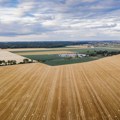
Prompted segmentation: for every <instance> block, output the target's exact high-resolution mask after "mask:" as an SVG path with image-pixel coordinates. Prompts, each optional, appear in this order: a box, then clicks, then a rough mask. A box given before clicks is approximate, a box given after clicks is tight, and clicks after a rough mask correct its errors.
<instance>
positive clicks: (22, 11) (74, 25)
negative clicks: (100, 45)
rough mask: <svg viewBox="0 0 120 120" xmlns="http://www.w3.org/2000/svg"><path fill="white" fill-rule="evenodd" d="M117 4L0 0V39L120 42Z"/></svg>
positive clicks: (81, 0)
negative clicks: (104, 40) (117, 40)
mask: <svg viewBox="0 0 120 120" xmlns="http://www.w3.org/2000/svg"><path fill="white" fill-rule="evenodd" d="M119 5H120V1H116V0H109V1H108V0H104V1H100V0H37V1H35V0H14V1H13V0H0V36H1V37H0V40H3V38H4V39H5V40H6V39H8V38H9V39H10V40H12V39H15V40H18V39H21V40H23V39H24V40H31V39H33V40H34V38H35V39H37V40H49V39H50V40H85V39H96V40H97V39H98V40H99V39H106V38H108V39H120V35H119V34H118V33H119V32H120V16H119V12H120V7H119ZM33 36H34V37H33ZM111 36H112V37H111Z"/></svg>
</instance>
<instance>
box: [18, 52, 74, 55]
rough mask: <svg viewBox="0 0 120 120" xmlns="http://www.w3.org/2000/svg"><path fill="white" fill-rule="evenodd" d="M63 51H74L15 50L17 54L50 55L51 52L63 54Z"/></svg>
mask: <svg viewBox="0 0 120 120" xmlns="http://www.w3.org/2000/svg"><path fill="white" fill-rule="evenodd" d="M63 53H74V52H71V51H44V52H37V51H31V52H30V51H28V52H17V54H19V55H23V56H25V55H51V54H63Z"/></svg>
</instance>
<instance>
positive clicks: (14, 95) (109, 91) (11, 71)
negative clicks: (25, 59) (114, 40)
mask: <svg viewBox="0 0 120 120" xmlns="http://www.w3.org/2000/svg"><path fill="white" fill-rule="evenodd" d="M0 120H120V55H117V56H113V57H108V58H104V59H101V60H97V61H93V62H88V63H81V64H74V65H63V66H56V67H50V66H47V65H43V64H39V63H34V64H26V65H25V64H24V65H15V66H6V67H0Z"/></svg>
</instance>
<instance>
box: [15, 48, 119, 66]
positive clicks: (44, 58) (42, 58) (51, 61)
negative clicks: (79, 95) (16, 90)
mask: <svg viewBox="0 0 120 120" xmlns="http://www.w3.org/2000/svg"><path fill="white" fill-rule="evenodd" d="M105 50H107V51H109V52H111V51H119V50H120V49H118V48H116V49H115V48H108V47H98V48H84V49H75V48H72V49H69V48H68V49H63V48H59V49H56V48H54V49H49V50H28V51H24V50H23V51H22V50H21V51H13V53H16V54H19V53H30V52H34V53H35V52H42V53H44V52H52V51H71V52H74V53H80V54H91V53H92V54H95V51H105ZM23 56H24V57H27V58H30V59H33V60H37V61H39V62H41V63H44V64H48V65H51V66H56V65H65V64H73V63H82V62H88V61H93V60H97V59H100V58H103V56H101V55H97V56H95V57H94V56H88V57H83V58H64V57H60V56H59V55H58V54H46V55H40V54H36V55H33V54H32V53H31V55H23Z"/></svg>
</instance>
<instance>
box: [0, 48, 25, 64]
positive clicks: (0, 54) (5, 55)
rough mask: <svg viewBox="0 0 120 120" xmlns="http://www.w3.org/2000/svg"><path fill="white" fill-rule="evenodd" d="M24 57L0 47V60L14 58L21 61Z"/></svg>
mask: <svg viewBox="0 0 120 120" xmlns="http://www.w3.org/2000/svg"><path fill="white" fill-rule="evenodd" d="M24 59H25V57H23V56H20V55H17V54H14V53H11V52H9V51H6V50H1V49H0V60H5V61H8V60H16V62H17V63H19V62H23V60H24Z"/></svg>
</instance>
